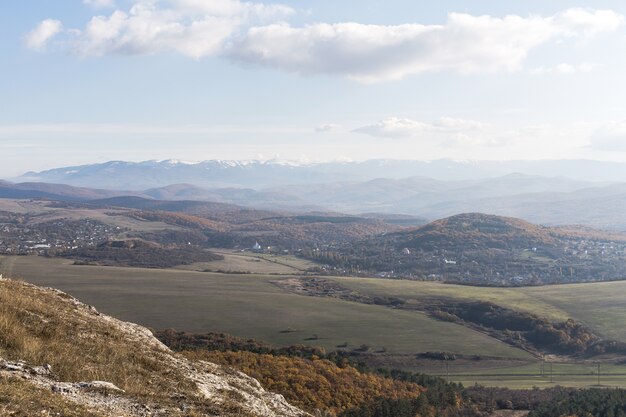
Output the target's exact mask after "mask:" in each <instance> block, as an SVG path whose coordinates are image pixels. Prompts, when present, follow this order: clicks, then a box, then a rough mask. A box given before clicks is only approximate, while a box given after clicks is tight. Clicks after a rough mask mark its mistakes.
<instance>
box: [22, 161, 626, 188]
mask: <svg viewBox="0 0 626 417" xmlns="http://www.w3.org/2000/svg"><path fill="white" fill-rule="evenodd" d="M511 173H520V174H524V175H534V176H542V177H563V178H571V179H575V180H578V181H605V182H606V181H610V182H619V181H625V182H626V163H616V162H602V161H590V160H543V161H468V162H459V161H451V160H436V161H427V162H425V161H400V160H383V159H380V160H371V161H364V162H327V163H314V164H300V165H299V164H294V163H288V162H282V161H220V160H212V161H204V162H198V163H185V162H180V161H173V160H166V161H145V162H124V161H110V162H106V163H101V164H93V165H82V166H74V167H64V168H57V169H51V170H47V171H42V172H28V173H26V174H24V175H23V176H21V177H20V178H17V179H15V180H14V181H16V182H49V183H59V184H69V185H74V186H78V187H89V188H108V189H125V190H135V191H139V190H146V189H149V188H160V187H164V186H168V185H172V184H191V185H195V186H198V187H203V188H229V187H234V188H253V189H262V188H272V187H277V186H283V185H292V184H310V183H329V182H341V181H343V182H346V181H347V182H363V181H369V180H374V179H377V178H387V179H402V178H410V177H416V176H421V177H428V178H433V179H437V180H441V181H459V180H475V179H484V178H493V177H499V176H504V175H508V174H511Z"/></svg>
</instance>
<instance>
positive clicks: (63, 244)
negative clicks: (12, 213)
mask: <svg viewBox="0 0 626 417" xmlns="http://www.w3.org/2000/svg"><path fill="white" fill-rule="evenodd" d="M126 231H127V230H125V229H123V228H120V227H116V226H111V225H107V224H105V223H101V222H98V221H95V220H91V219H83V220H67V219H59V220H54V221H48V222H44V223H37V224H36V225H29V224H28V223H26V222H20V221H15V219H14V218H11V219H10V218H7V216H0V254H2V255H54V254H55V253H58V252H64V251H67V250H72V249H77V248H80V247H90V246H95V245H97V244H99V243H101V242H103V241H107V240H112V239H115V238H116V237H119V236H120V235H122V234H124V233H125V232H126Z"/></svg>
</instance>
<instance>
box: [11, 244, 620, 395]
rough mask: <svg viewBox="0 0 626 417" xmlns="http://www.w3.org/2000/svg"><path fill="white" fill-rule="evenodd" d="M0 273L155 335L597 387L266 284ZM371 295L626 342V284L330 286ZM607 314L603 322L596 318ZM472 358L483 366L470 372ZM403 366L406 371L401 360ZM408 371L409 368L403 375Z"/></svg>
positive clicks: (515, 382)
mask: <svg viewBox="0 0 626 417" xmlns="http://www.w3.org/2000/svg"><path fill="white" fill-rule="evenodd" d="M0 273H3V274H4V275H5V276H11V277H15V278H21V279H24V280H26V281H29V282H32V283H34V284H37V285H42V286H50V287H55V288H59V289H61V290H63V291H66V292H68V293H70V294H72V295H74V296H76V297H77V298H79V299H81V300H83V301H84V302H86V303H89V304H92V305H94V306H96V307H97V308H98V309H99V310H100V311H102V312H104V313H107V314H111V315H113V316H116V317H119V318H121V319H124V320H129V321H133V322H137V323H140V324H143V325H146V326H149V327H152V328H176V329H180V330H186V331H191V332H226V333H230V334H233V335H236V336H241V337H250V338H255V339H258V340H263V341H267V342H270V343H273V344H276V345H289V344H308V345H316V346H323V347H324V348H326V349H328V350H333V349H337V348H338V346H343V345H345V343H347V346H346V348H347V349H356V348H359V347H361V346H363V347H367V348H368V349H369V351H370V352H371V353H375V354H376V355H379V356H380V357H381V358H385V357H386V358H388V359H382V362H383V363H386V364H389V365H393V366H394V367H403V368H405V369H407V370H413V371H420V372H428V373H432V374H437V375H441V376H444V377H447V378H449V379H451V380H455V381H460V382H463V383H464V384H466V385H473V384H474V383H479V384H484V385H493V386H508V387H518V388H529V387H533V386H537V387H549V386H553V385H557V384H560V385H567V386H580V387H583V386H593V385H595V384H597V373H596V372H597V371H596V370H597V368H596V364H595V362H589V363H584V364H577V363H554V364H553V365H552V366H553V371H552V378H550V376H549V373H548V369H549V368H548V366H549V365H548V364H546V365H545V368H544V374H543V375H542V374H541V371H540V361H539V360H537V359H536V358H534V357H532V356H531V355H529V354H528V353H526V352H524V351H522V350H520V349H516V348H513V347H510V346H508V345H505V344H504V343H502V342H500V341H498V340H495V339H493V338H491V337H488V336H486V335H484V334H482V333H479V332H476V331H474V330H471V329H468V328H465V327H463V326H460V325H457V324H452V323H447V322H442V321H437V320H434V319H431V318H429V317H427V316H426V315H424V314H422V313H419V312H415V311H406V310H398V309H392V308H388V307H383V306H376V305H366V304H359V303H354V302H349V301H343V300H339V299H334V298H323V297H307V296H300V295H296V294H292V293H287V292H285V291H284V290H282V289H280V288H279V287H277V286H276V285H274V284H273V283H272V281H274V280H279V279H285V277H281V276H277V275H264V274H217V273H206V272H195V271H184V270H174V269H170V270H158V269H138V268H116V267H94V266H76V265H72V264H71V261H64V260H59V259H47V258H43V257H2V258H0ZM330 279H333V280H336V281H338V282H340V283H341V285H342V286H345V287H349V288H352V289H355V290H358V291H360V292H363V293H366V294H370V295H383V296H401V297H403V298H411V299H412V300H417V302H419V300H425V299H427V298H428V297H446V298H460V299H465V300H472V299H479V300H487V301H492V302H495V303H498V304H502V305H504V306H507V307H510V308H515V309H520V310H524V311H531V312H534V313H536V314H541V315H547V316H549V317H552V318H554V319H559V320H562V319H565V318H567V317H573V318H575V319H577V320H580V321H582V322H584V323H586V324H588V325H589V326H592V328H593V329H594V330H596V331H598V332H599V333H601V334H602V335H603V336H605V337H607V336H612V337H615V338H619V340H626V331H624V329H621V326H620V324H621V323H624V320H625V319H626V309H622V308H620V306H621V305H622V303H623V302H624V299H625V298H626V283H621V282H615V283H599V284H579V285H562V286H551V287H535V288H481V287H465V286H455V285H444V284H437V283H424V282H411V281H394V280H384V279H373V278H372V279H369V278H366V279H363V278H361V279H357V278H330ZM603 314H604V315H603ZM428 351H447V352H452V353H456V354H459V355H463V358H459V359H457V360H456V361H450V362H449V363H448V367H447V369H446V366H445V363H444V362H441V361H430V362H428V361H422V362H420V361H416V360H414V358H415V354H417V353H420V352H428ZM472 355H480V356H483V357H489V358H500V359H483V360H473V359H471V357H472ZM403 358H404V359H405V360H404V359H403ZM403 364H406V365H405V366H403ZM601 373H602V375H601V381H600V384H601V385H604V386H620V387H626V366H625V365H621V364H609V363H603V364H602V365H601Z"/></svg>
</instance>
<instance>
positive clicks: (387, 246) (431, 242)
mask: <svg viewBox="0 0 626 417" xmlns="http://www.w3.org/2000/svg"><path fill="white" fill-rule="evenodd" d="M625 251H626V235H625V234H623V233H610V232H603V231H599V230H593V229H589V228H582V227H567V228H566V227H545V226H540V225H535V224H532V223H528V222H526V221H524V220H520V219H515V218H510V217H500V216H494V215H487V214H481V213H466V214H460V215H456V216H451V217H448V218H445V219H441V220H437V221H434V222H432V223H429V224H427V225H424V226H421V227H418V228H414V229H409V230H402V231H398V232H394V233H388V234H385V235H382V236H375V237H372V238H370V239H366V240H363V241H360V242H353V243H351V244H347V245H343V246H340V247H337V248H329V249H328V250H326V251H317V252H312V253H307V254H305V255H307V256H309V257H311V258H313V259H316V260H319V261H322V262H325V263H327V264H329V265H331V266H334V267H335V268H338V270H339V271H340V272H345V273H348V272H349V273H354V272H355V270H356V271H357V272H361V273H379V274H381V275H382V276H387V277H407V278H414V279H424V280H441V281H448V282H462V283H472V284H480V285H527V284H547V283H566V282H587V281H605V280H616V279H624V278H626V268H625V267H624V265H625V261H626V255H625V253H626V252H625ZM348 268H350V270H348Z"/></svg>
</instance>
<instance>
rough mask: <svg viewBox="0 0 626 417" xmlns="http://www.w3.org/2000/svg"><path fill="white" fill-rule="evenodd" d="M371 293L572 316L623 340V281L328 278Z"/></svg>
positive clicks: (625, 306)
mask: <svg viewBox="0 0 626 417" xmlns="http://www.w3.org/2000/svg"><path fill="white" fill-rule="evenodd" d="M332 279H333V280H335V281H337V282H339V283H340V284H341V285H342V286H344V287H347V288H350V289H353V290H356V291H359V292H362V293H364V294H367V295H370V296H388V297H400V298H403V299H410V300H414V301H415V302H420V301H422V302H423V301H426V300H428V299H429V298H434V297H437V298H452V299H460V300H465V301H471V300H481V301H489V302H492V303H495V304H499V305H501V306H503V307H507V308H511V309H514V310H520V311H526V312H530V313H533V314H536V315H538V316H542V317H547V318H551V319H554V320H567V319H568V318H572V319H574V320H576V321H578V322H581V323H584V324H585V325H587V326H589V327H590V328H591V329H592V330H593V331H594V332H595V333H596V334H598V335H599V336H601V337H603V338H606V339H614V340H619V341H623V342H626V326H625V325H624V323H626V281H615V282H598V283H588V284H568V285H549V286H541V287H519V288H491V287H472V286H464V285H449V284H441V283H434V282H418V281H407V280H388V279H377V278H366V279H355V278H332Z"/></svg>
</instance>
